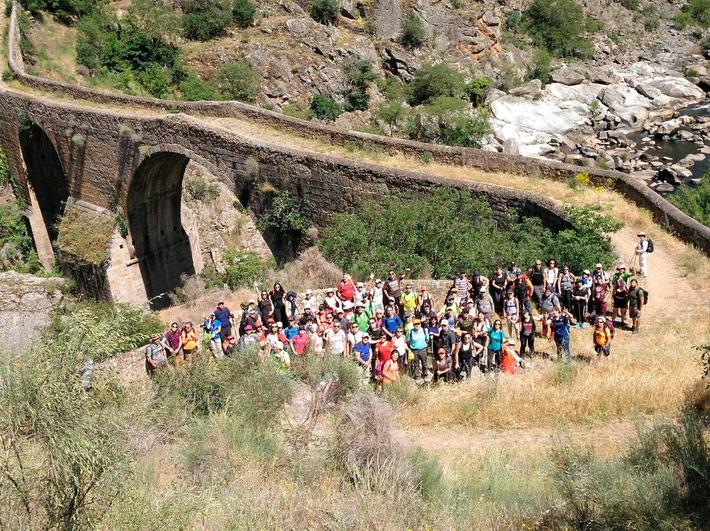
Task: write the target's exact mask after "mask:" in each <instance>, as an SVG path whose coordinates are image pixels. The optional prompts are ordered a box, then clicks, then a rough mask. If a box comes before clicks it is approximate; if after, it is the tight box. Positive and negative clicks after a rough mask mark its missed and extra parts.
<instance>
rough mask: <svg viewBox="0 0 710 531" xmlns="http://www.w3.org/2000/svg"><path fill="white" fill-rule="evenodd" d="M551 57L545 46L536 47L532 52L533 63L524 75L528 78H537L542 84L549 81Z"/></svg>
mask: <svg viewBox="0 0 710 531" xmlns="http://www.w3.org/2000/svg"><path fill="white" fill-rule="evenodd" d="M551 70H552V57H550V52H548V51H547V50H546V49H545V48H537V49H536V50H535V53H534V54H533V64H532V67H531V68H530V71H529V72H528V75H527V76H526V77H527V78H528V79H539V80H540V81H542V83H543V84H545V83H547V82H548V81H550V71H551Z"/></svg>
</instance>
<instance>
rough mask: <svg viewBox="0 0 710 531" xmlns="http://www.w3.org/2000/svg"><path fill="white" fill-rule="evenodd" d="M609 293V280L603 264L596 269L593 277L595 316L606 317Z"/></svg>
mask: <svg viewBox="0 0 710 531" xmlns="http://www.w3.org/2000/svg"><path fill="white" fill-rule="evenodd" d="M608 291H609V278H608V277H607V275H606V273H605V272H604V270H603V269H602V265H601V264H597V265H596V267H595V268H594V273H593V276H592V300H593V301H594V315H595V316H597V317H598V316H602V317H603V316H605V315H606V294H607V292H608Z"/></svg>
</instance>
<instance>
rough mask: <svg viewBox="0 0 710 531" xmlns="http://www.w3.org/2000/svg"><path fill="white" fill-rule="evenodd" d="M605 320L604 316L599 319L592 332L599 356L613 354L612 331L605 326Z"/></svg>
mask: <svg viewBox="0 0 710 531" xmlns="http://www.w3.org/2000/svg"><path fill="white" fill-rule="evenodd" d="M605 321H606V319H605V318H604V317H600V318H599V319H597V320H596V323H595V324H594V331H593V332H592V342H593V344H594V351H595V352H596V353H597V356H601V355H602V354H604V356H609V354H611V331H610V330H609V329H608V328H607V327H606V326H605Z"/></svg>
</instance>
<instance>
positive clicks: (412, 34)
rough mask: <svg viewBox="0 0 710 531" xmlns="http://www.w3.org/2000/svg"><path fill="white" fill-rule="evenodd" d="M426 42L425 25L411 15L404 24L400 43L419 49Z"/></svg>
mask: <svg viewBox="0 0 710 531" xmlns="http://www.w3.org/2000/svg"><path fill="white" fill-rule="evenodd" d="M425 40H426V31H425V29H424V24H423V23H422V21H421V20H419V18H418V17H416V16H414V15H410V16H409V17H407V18H406V19H404V21H403V22H402V34H401V35H400V37H399V42H400V43H402V44H403V45H404V46H406V47H408V48H419V47H421V45H422V44H424V41H425Z"/></svg>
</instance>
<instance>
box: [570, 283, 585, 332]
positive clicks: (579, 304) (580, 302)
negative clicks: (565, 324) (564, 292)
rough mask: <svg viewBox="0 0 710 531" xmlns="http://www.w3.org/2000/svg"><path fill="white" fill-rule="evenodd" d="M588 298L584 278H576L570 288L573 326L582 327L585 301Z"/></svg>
mask: <svg viewBox="0 0 710 531" xmlns="http://www.w3.org/2000/svg"><path fill="white" fill-rule="evenodd" d="M588 299H589V291H588V290H587V288H586V287H585V285H584V280H583V279H581V278H578V279H577V280H576V281H575V283H574V289H573V290H572V309H573V312H574V320H575V326H576V327H577V328H584V322H585V321H586V316H587V301H588Z"/></svg>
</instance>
